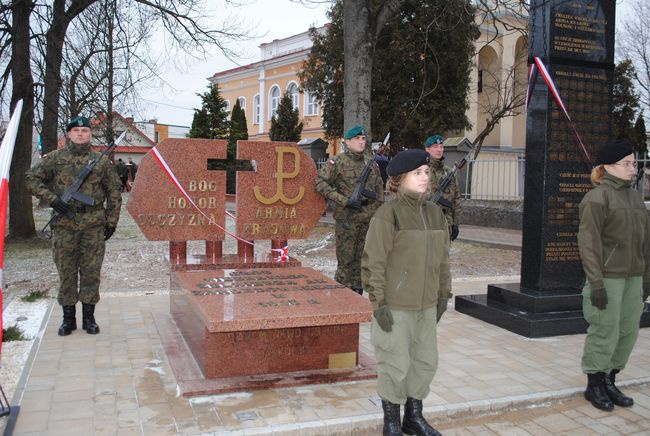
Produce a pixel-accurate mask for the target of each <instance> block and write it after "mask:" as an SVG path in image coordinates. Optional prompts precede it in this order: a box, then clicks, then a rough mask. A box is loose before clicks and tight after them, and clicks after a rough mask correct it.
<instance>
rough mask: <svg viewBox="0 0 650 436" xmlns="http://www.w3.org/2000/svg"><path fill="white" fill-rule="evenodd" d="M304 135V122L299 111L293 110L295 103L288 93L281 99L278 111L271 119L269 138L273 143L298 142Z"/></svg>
mask: <svg viewBox="0 0 650 436" xmlns="http://www.w3.org/2000/svg"><path fill="white" fill-rule="evenodd" d="M301 133H302V121H300V116H299V114H298V109H294V108H293V102H292V101H291V96H290V95H289V93H288V92H285V93H284V95H283V96H282V99H280V104H279V105H278V111H277V113H276V114H275V116H274V117H273V118H272V119H271V128H270V129H269V137H270V138H271V141H287V142H298V141H300V135H301Z"/></svg>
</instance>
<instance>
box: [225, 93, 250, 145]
mask: <svg viewBox="0 0 650 436" xmlns="http://www.w3.org/2000/svg"><path fill="white" fill-rule="evenodd" d="M229 139H231V140H233V139H234V140H235V141H237V140H239V139H248V126H247V124H246V112H244V109H242V107H241V105H240V104H239V99H237V101H236V102H235V107H233V108H232V113H231V114H230V136H229Z"/></svg>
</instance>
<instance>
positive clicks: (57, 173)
mask: <svg viewBox="0 0 650 436" xmlns="http://www.w3.org/2000/svg"><path fill="white" fill-rule="evenodd" d="M99 155H100V153H97V152H95V151H91V150H90V145H89V144H74V143H72V142H70V141H68V144H67V145H66V146H65V147H64V148H61V149H58V150H54V151H52V152H51V153H48V154H47V156H46V157H44V158H43V159H42V160H41V161H40V162H39V163H37V164H36V165H34V167H33V168H32V169H30V170H29V171H27V173H26V183H27V189H29V191H30V192H31V193H32V194H33V195H35V196H36V197H38V198H39V199H41V200H43V201H44V202H46V203H47V204H51V203H52V202H53V201H54V200H55V199H56V198H57V197H60V196H61V195H63V193H64V192H65V191H66V189H68V187H69V186H70V185H72V183H73V182H74V180H75V179H76V177H77V175H78V174H79V173H81V171H82V170H83V168H84V167H85V166H86V164H88V162H89V161H90V160H91V159H95V158H96V157H98V156H99ZM121 184H122V183H121V182H120V178H119V177H118V176H117V172H116V170H115V165H113V164H112V163H111V161H110V160H108V158H106V157H103V158H102V159H101V160H100V161H99V162H98V163H97V165H95V167H94V168H93V170H92V172H91V173H90V174H89V175H88V178H86V180H85V181H84V183H83V185H81V188H80V189H79V191H80V192H81V193H82V194H85V195H87V196H88V197H91V198H94V199H95V202H96V206H94V207H85V210H84V212H82V213H76V214H75V218H74V220H70V219H68V218H67V217H64V216H61V217H59V218H57V219H56V220H55V221H54V222H53V223H52V225H53V226H54V227H56V226H60V227H64V228H68V229H79V228H90V227H95V226H110V227H117V221H118V220H119V218H120V206H121V205H122V194H120V185H121ZM70 205H71V206H72V208H73V212H74V211H75V210H76V209H77V208H81V207H83V206H84V205H83V203H79V202H77V201H76V200H70Z"/></svg>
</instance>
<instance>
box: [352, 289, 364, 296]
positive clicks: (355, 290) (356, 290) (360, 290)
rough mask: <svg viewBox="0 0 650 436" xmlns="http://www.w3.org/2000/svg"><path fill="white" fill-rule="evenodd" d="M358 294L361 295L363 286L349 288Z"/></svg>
mask: <svg viewBox="0 0 650 436" xmlns="http://www.w3.org/2000/svg"><path fill="white" fill-rule="evenodd" d="M350 289H352V290H353V291H354V292H356V293H357V294H359V295H363V288H350Z"/></svg>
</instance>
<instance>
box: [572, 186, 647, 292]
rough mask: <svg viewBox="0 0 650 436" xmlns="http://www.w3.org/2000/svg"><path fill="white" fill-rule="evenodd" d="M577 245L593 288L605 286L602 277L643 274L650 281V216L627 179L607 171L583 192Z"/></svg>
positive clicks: (641, 199)
mask: <svg viewBox="0 0 650 436" xmlns="http://www.w3.org/2000/svg"><path fill="white" fill-rule="evenodd" d="M578 248H579V249H580V258H581V259H582V266H583V268H584V270H585V274H586V275H587V280H589V285H590V286H591V288H592V289H596V288H604V285H603V277H605V278H624V277H634V276H643V282H644V283H650V219H649V218H648V212H647V211H646V208H645V205H644V204H643V198H642V197H641V195H640V194H639V193H638V192H636V191H635V190H633V189H632V188H631V187H630V182H629V181H624V180H622V179H619V178H617V177H614V176H612V175H611V174H607V173H606V174H605V177H604V178H603V180H602V182H601V184H600V185H598V186H596V187H595V188H594V189H592V190H591V191H589V192H588V193H587V194H586V195H585V196H584V198H583V199H582V201H581V202H580V228H579V230H578Z"/></svg>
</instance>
